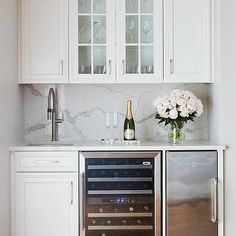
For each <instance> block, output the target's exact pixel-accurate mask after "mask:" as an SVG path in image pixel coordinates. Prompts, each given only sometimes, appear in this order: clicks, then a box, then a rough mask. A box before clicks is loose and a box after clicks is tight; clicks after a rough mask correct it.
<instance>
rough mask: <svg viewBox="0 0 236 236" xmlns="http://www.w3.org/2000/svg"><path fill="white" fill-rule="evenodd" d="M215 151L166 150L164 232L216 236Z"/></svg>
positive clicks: (216, 173)
mask: <svg viewBox="0 0 236 236" xmlns="http://www.w3.org/2000/svg"><path fill="white" fill-rule="evenodd" d="M217 176H218V157H217V152H215V151H207V152H206V151H199V152H196V151H195V152H189V151H188V152H187V151H186V152H177V151H173V152H167V153H166V188H167V194H166V203H167V204H166V216H167V217H166V218H167V219H166V222H167V226H166V227H167V228H166V231H167V235H168V236H217V214H218V209H217V202H218V196H217V184H218V181H217Z"/></svg>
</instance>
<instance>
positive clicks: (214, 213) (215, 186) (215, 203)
mask: <svg viewBox="0 0 236 236" xmlns="http://www.w3.org/2000/svg"><path fill="white" fill-rule="evenodd" d="M211 183H212V199H211V204H212V205H211V221H212V223H214V224H216V223H217V220H218V180H217V179H216V178H213V179H211Z"/></svg>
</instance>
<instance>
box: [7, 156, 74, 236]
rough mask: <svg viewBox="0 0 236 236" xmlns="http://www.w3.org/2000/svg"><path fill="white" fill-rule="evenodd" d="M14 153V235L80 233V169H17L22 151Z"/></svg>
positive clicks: (32, 235) (59, 235) (67, 234)
mask: <svg viewBox="0 0 236 236" xmlns="http://www.w3.org/2000/svg"><path fill="white" fill-rule="evenodd" d="M27 154H28V155H29V153H27V152H26V153H25V155H27ZM62 154H63V153H61V155H62ZM75 154H76V153H73V154H70V153H65V159H66V158H67V157H68V156H70V155H71V156H72V157H73V156H75ZM22 155H24V153H23V154H22V153H21V156H22ZM52 156H53V158H55V157H56V155H55V154H54V155H52ZM12 157H13V158H12V169H13V171H12V236H78V173H77V172H66V170H65V171H64V172H62V171H60V172H55V171H53V169H55V167H53V168H52V170H51V172H50V169H48V172H36V171H34V172H33V171H31V170H30V169H29V170H28V171H27V172H20V171H15V170H17V169H15V166H16V165H15V164H16V162H17V157H18V153H16V154H13V155H12ZM37 157H38V159H37V161H39V157H40V152H37ZM60 158H61V156H60ZM77 158H78V154H77ZM41 159H42V163H46V161H45V160H46V158H45V154H44V152H42V158H41ZM43 161H44V162H43ZM56 164H57V163H56V162H55V164H53V165H56ZM45 165H47V163H46V164H45ZM58 165H60V162H59V164H58ZM76 165H77V162H76ZM32 168H33V167H32ZM75 169H76V170H77V169H78V167H76V168H75ZM30 171H31V172H30Z"/></svg>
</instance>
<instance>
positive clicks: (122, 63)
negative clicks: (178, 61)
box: [117, 0, 163, 83]
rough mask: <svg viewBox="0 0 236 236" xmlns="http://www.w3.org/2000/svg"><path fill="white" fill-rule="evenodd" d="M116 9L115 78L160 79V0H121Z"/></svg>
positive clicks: (142, 81) (158, 80)
mask: <svg viewBox="0 0 236 236" xmlns="http://www.w3.org/2000/svg"><path fill="white" fill-rule="evenodd" d="M117 12H118V14H117V31H118V32H119V34H117V60H118V62H117V76H118V78H117V79H118V82H121V83H158V82H162V77H163V74H162V73H163V70H162V56H163V54H162V30H163V29H162V1H160V0H155V1H154V0H121V1H117Z"/></svg>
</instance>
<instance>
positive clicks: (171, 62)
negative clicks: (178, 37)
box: [170, 59, 174, 74]
mask: <svg viewBox="0 0 236 236" xmlns="http://www.w3.org/2000/svg"><path fill="white" fill-rule="evenodd" d="M173 73H174V60H173V59H170V74H173Z"/></svg>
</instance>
